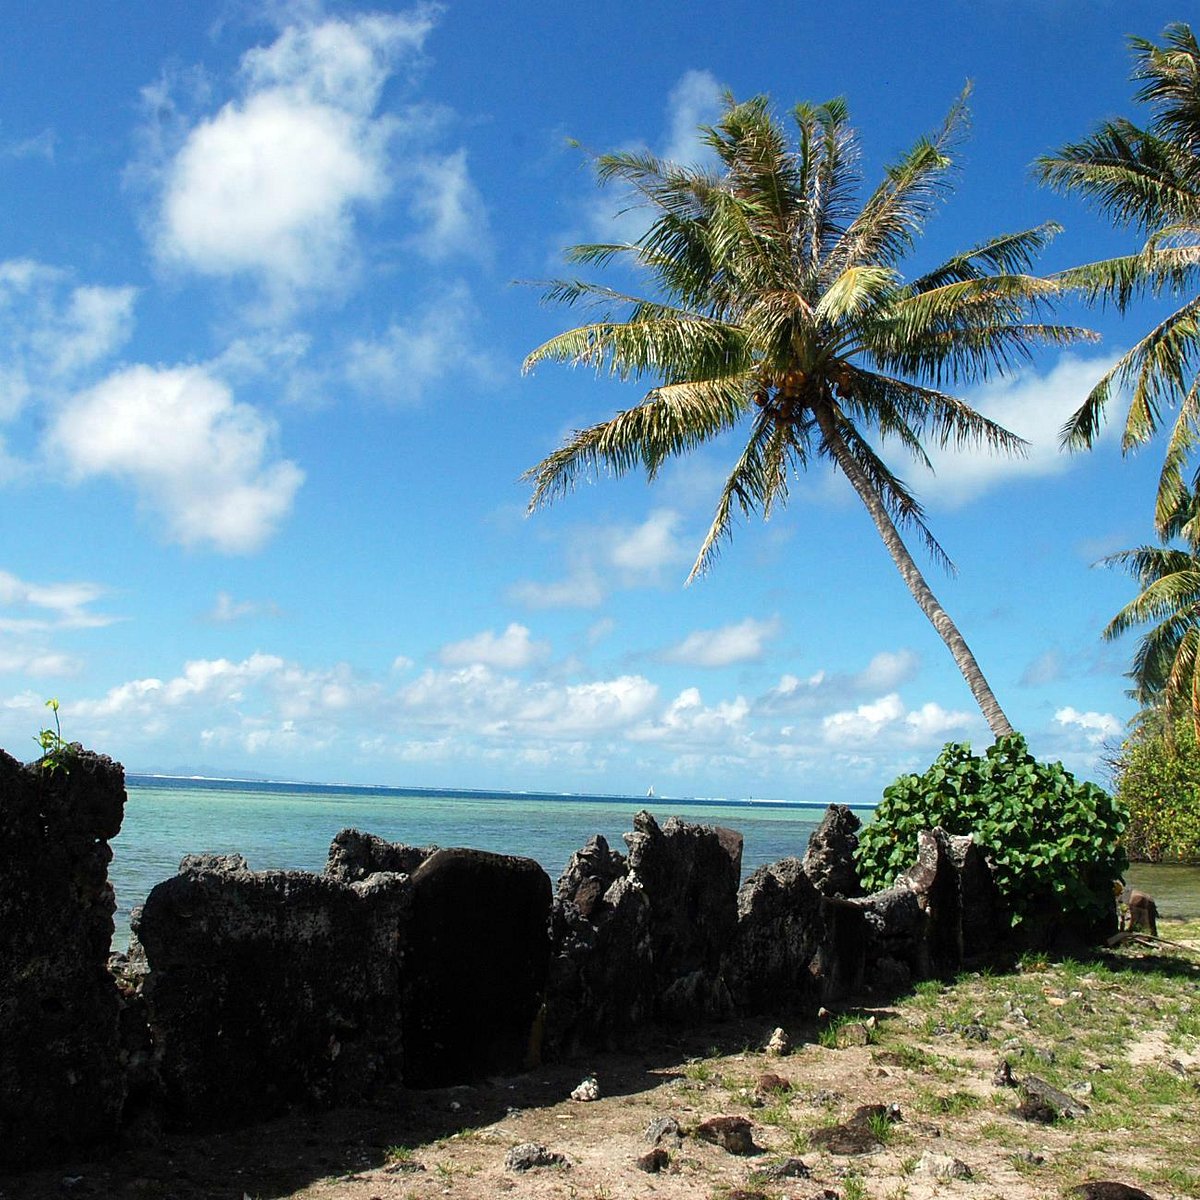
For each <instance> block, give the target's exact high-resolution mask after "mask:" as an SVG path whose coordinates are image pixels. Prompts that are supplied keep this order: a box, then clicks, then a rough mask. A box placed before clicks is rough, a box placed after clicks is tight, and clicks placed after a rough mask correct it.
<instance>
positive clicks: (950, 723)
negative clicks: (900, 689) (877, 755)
mask: <svg viewBox="0 0 1200 1200" xmlns="http://www.w3.org/2000/svg"><path fill="white" fill-rule="evenodd" d="M978 720H979V718H978V717H977V716H976V715H974V714H972V713H965V712H955V711H952V710H949V709H944V708H942V706H941V705H940V704H935V703H933V702H932V701H930V702H928V703H926V704H924V705H922V706H921V707H920V708H919V709H916V710H912V711H910V710H909V709H907V708H906V707H905V705H904V702H903V701H902V700H901V699H900V697H899V696H898V695H897V694H896V693H895V692H891V693H889V694H888V695H886V696H881V697H880V698H879V699H878V700H873V701H871V702H869V703H867V704H860V705H858V707H857V708H854V709H847V710H843V711H841V712H835V713H830V714H829V715H828V716H826V717H824V718H822V721H821V729H822V734H823V736H824V739H825V741H826V742H827V743H829V744H830V745H835V746H856V747H857V746H860V745H861V746H862V748H863V749H866V748H868V747H870V745H871V743H873V742H876V741H878V740H880V739H887V740H889V741H892V742H899V743H901V744H905V745H922V746H924V745H933V744H936V743H937V742H939V741H943V740H944V739H945V736H946V734H947V733H949V732H950V731H951V730H969V729H971V728H972V727H973V726H975V725H976V724H978Z"/></svg>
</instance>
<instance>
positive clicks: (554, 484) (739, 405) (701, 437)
mask: <svg viewBox="0 0 1200 1200" xmlns="http://www.w3.org/2000/svg"><path fill="white" fill-rule="evenodd" d="M746 387H747V380H745V379H738V378H733V379H721V380H717V381H713V382H710V383H680V384H673V385H663V386H661V387H657V388H655V389H654V390H653V391H652V392H650V393H649V394H648V395H647V396H646V398H645V399H644V400H643V401H642V403H641V404H639V405H638V406H637V407H636V408H630V409H626V410H625V411H624V412H620V413H617V415H616V416H615V417H612V418H610V419H609V420H607V421H601V422H600V423H599V424H596V425H592V426H590V427H589V428H587V429H580V430H576V431H575V433H574V434H572V435H571V437H570V438H569V439H568V440H567V441H566V443H565V444H564V445H563V446H561V447H560V448H559V449H558V450H556V451H554V453H553V454H551V455H549V456H547V457H546V458H545V459H543V460H542V462H540V463H539V464H538V465H537V466H536V467H534V468H532V469H531V470H529V471H527V472H526V473H525V475H524V476H523V478H524V479H527V480H532V481H533V484H534V490H533V496H532V498H531V499H530V501H529V509H530V511H532V510H534V509H535V508H538V507H540V506H541V505H542V504H545V503H548V502H549V501H550V500H552V499H554V498H555V497H557V496H562V495H565V494H566V493H568V492H570V491H571V490H572V489H573V488H574V487H575V485H576V484H577V483H578V482H579V480H580V479H581V478H586V477H588V476H589V475H594V474H595V473H597V472H598V471H600V470H607V471H609V472H610V473H612V474H613V475H624V474H625V473H626V472H628V471H630V470H632V469H634V468H636V467H641V468H643V469H644V470H645V471H646V472H647V473H648V474H649V475H650V476H651V477H653V476H654V475H655V474H656V473H657V471H658V469H659V467H661V466H662V464H663V462H665V461H666V459H668V458H671V457H673V456H675V455H680V454H684V453H687V452H688V451H689V450H694V449H695V448H696V447H697V446H700V445H702V444H703V443H704V442H706V441H709V440H710V439H711V438H714V437H716V436H717V435H718V434H719V433H722V432H724V431H725V430H727V429H730V428H732V427H733V426H734V425H735V424H736V423H737V422H738V420H739V418H740V417H741V416H742V413H743V412H744V411H745V409H746V407H747V404H748V401H747V399H746Z"/></svg>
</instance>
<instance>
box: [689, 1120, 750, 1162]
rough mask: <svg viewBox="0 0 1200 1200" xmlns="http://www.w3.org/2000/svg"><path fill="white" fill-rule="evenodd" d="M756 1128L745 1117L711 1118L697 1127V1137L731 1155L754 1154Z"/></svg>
mask: <svg viewBox="0 0 1200 1200" xmlns="http://www.w3.org/2000/svg"><path fill="white" fill-rule="evenodd" d="M753 1130H754V1127H753V1126H752V1125H751V1124H750V1122H749V1121H748V1120H746V1118H745V1117H710V1118H709V1119H708V1120H707V1121H701V1122H700V1124H699V1125H698V1126H697V1127H696V1136H697V1137H699V1138H702V1139H703V1140H704V1141H706V1142H712V1143H713V1144H714V1145H717V1146H720V1147H721V1149H722V1150H727V1151H729V1153H730V1154H754V1153H755V1152H756V1151H757V1150H758V1147H757V1146H756V1145H755V1144H754V1132H753Z"/></svg>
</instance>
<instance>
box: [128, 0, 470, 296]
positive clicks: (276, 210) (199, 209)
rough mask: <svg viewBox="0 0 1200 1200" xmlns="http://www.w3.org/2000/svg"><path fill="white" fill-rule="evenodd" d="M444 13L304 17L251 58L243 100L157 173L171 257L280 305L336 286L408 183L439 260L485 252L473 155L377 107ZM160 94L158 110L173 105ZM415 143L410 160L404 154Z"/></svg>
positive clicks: (165, 250) (198, 128)
mask: <svg viewBox="0 0 1200 1200" xmlns="http://www.w3.org/2000/svg"><path fill="white" fill-rule="evenodd" d="M437 12H438V10H437V8H436V7H435V6H432V5H424V6H419V7H417V8H414V9H413V10H411V11H410V12H407V13H392V14H381V13H369V14H358V15H354V16H349V17H346V18H340V17H328V18H324V19H318V18H311V19H304V18H302V17H299V16H295V15H294V16H293V19H292V20H291V21H290V22H289V23H288V24H287V25H286V26H285V27H284V28H283V29H282V31H281V32H280V34H279V36H278V38H277V39H276V40H275V41H274V42H273V43H271V44H270V45H267V46H261V47H256V48H254V49H252V50H250V51H248V52H247V53H246V54H245V55H244V56H243V59H242V63H241V73H240V74H241V82H242V85H243V86H242V94H241V95H240V96H239V97H237V98H236V99H232V100H230V101H228V102H227V103H226V104H224V105H223V106H222V107H221V108H220V109H219V110H218V111H217V112H216V113H215V114H212V115H210V116H208V117H205V118H203V119H201V120H198V121H196V122H194V123H192V124H191V125H190V127H185V130H184V132H183V135H182V140H181V143H180V144H179V145H178V147H177V148H175V149H174V150H173V151H172V152H170V153H164V152H163V151H162V149H161V148H159V150H158V153H159V154H160V156H161V157H163V158H164V159H165V161H163V162H162V163H161V164H160V167H159V172H158V187H159V191H158V208H157V217H156V232H155V247H156V250H157V253H158V255H159V257H160V258H161V259H162V260H163V261H165V262H167V263H171V264H174V265H176V266H178V267H180V268H182V269H186V270H189V271H193V272H196V273H198V274H200V275H207V276H216V277H232V276H239V275H246V276H249V277H251V278H255V279H257V280H259V281H260V282H261V283H262V284H263V285H264V286H265V288H266V289H267V291H268V293H269V295H271V297H272V298H273V299H274V300H275V301H276V302H277V303H281V304H287V303H290V302H291V301H292V300H294V298H295V296H296V295H297V294H298V293H300V292H302V291H305V290H312V289H319V288H323V287H327V286H331V285H334V284H336V283H337V282H338V281H339V280H340V279H342V278H344V277H345V275H346V273H347V271H348V270H349V269H351V268H352V267H353V266H354V264H355V260H356V257H357V252H358V247H357V238H356V222H357V220H358V219H359V217H360V215H361V214H362V213H364V212H365V211H369V210H370V209H372V208H373V207H374V206H377V205H378V204H379V203H380V202H381V201H382V200H383V199H384V198H385V197H386V196H388V195H389V193H391V192H393V191H394V190H396V188H397V185H399V186H400V187H401V188H402V190H403V191H404V193H405V194H406V196H407V198H408V201H409V204H410V207H411V209H412V211H413V213H414V217H415V218H416V220H417V222H418V224H419V225H420V226H421V228H422V232H421V234H420V235H419V236H415V237H414V244H415V245H416V246H418V248H420V249H421V251H422V253H425V254H427V255H428V256H429V257H431V258H442V257H445V256H446V255H448V254H451V253H458V252H461V251H463V250H468V251H471V252H474V251H475V250H476V249H478V247H479V246H480V245H481V243H482V241H483V240H484V239H483V236H482V235H483V232H484V227H485V225H486V219H485V216H484V211H483V204H482V201H481V199H480V197H479V194H478V192H477V190H476V189H475V187H474V184H473V183H472V181H471V179H470V174H469V171H468V169H467V162H466V157H465V154H464V153H463V152H462V151H451V152H449V153H445V152H442V153H436V152H434V151H432V150H429V149H425V148H417V147H416V146H415V144H414V143H415V142H416V140H417V139H419V138H420V137H422V136H424V130H425V129H426V127H427V122H425V121H423V120H420V119H418V118H419V115H420V114H417V115H416V116H414V117H413V118H412V119H411V120H410V121H409V122H408V123H407V124H406V122H405V121H404V120H403V119H402V118H401V117H399V116H396V115H389V114H386V113H385V114H380V113H378V112H377V110H378V107H379V104H380V101H381V98H382V93H383V89H384V86H385V85H386V83H387V82H388V80H389V79H390V78H392V77H393V76H394V75H395V74H396V72H397V71H398V69H400V68H401V67H402V66H403V65H404V64H406V63H412V62H414V61H415V60H416V59H417V58H418V57H419V55H420V52H421V49H422V47H423V45H424V42H425V39H426V37H427V36H428V34H429V33H430V31H431V29H432V28H433V25H434V22H435V19H436V16H437ZM160 90H161V89H153V90H152V91H149V92H148V93H147V103H148V104H153V105H154V106H155V107H156V108H161V107H162V99H161V97H160V96H159V91H160ZM402 137H407V138H408V144H407V145H406V153H405V155H404V156H403V157H402V158H401V157H398V156H396V155H395V154H394V153H393V150H394V144H395V142H396V141H397V139H399V138H402Z"/></svg>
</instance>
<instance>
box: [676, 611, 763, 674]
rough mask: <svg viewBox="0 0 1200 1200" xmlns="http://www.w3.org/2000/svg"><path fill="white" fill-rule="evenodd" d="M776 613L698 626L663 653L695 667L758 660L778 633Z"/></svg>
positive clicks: (718, 665)
mask: <svg viewBox="0 0 1200 1200" xmlns="http://www.w3.org/2000/svg"><path fill="white" fill-rule="evenodd" d="M779 628H780V623H779V619H778V618H777V617H772V618H771V619H770V620H768V621H757V620H755V619H754V618H753V617H747V618H746V619H745V620H744V621H739V622H737V624H734V625H724V626H722V627H721V628H719V629H698V630H696V631H695V632H693V633H689V634H688V635H687V637H685V638H684V639H683V641H682V642H680V643H679V644H678V645H677V646H673V647H672V648H671V649H670V650H668V651H667V652H666V653H665V654H664V655H663V657H664V658H666V659H667V660H668V661H669V662H677V663H682V664H684V665H686V666H695V667H728V666H732V665H733V664H735V663H744V662H757V661H758V660H759V659H761V658H762V656H763V651H764V650H765V648H766V644H767V643H768V642H769V641H771V640H772V639H773V638H775V637H776V636H778V634H779Z"/></svg>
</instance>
